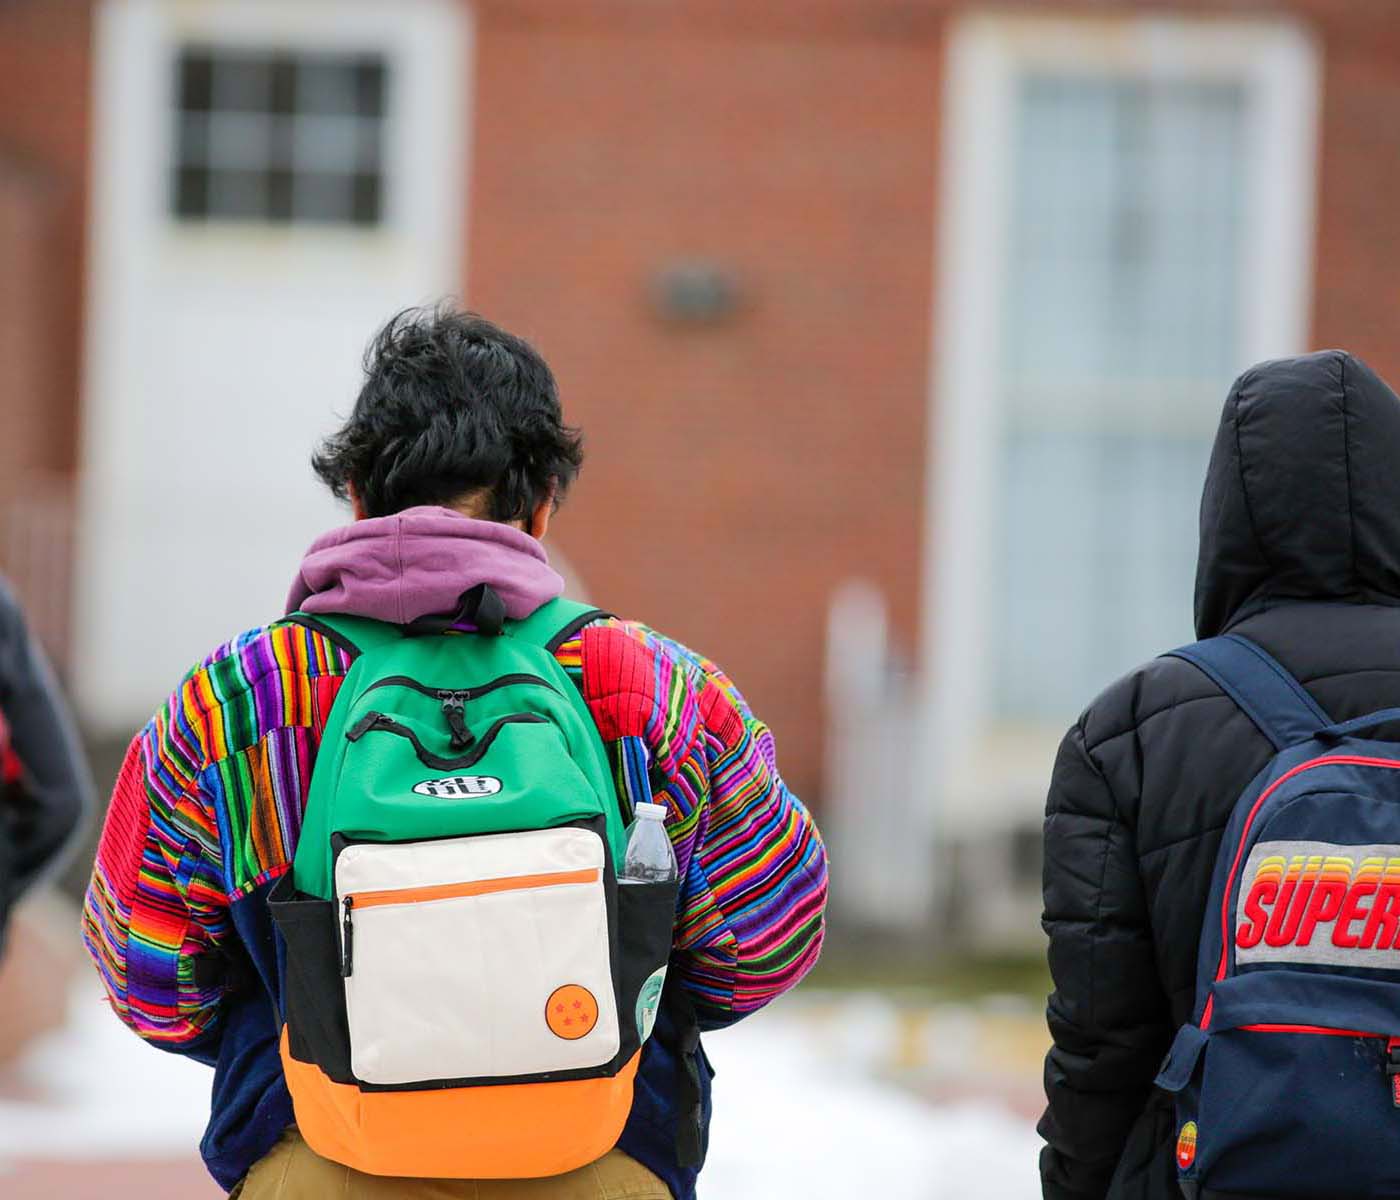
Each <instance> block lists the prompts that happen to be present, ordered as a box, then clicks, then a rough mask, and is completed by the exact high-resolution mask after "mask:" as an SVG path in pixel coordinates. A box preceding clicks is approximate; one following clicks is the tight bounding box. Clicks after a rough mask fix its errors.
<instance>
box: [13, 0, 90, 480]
mask: <svg viewBox="0 0 1400 1200" xmlns="http://www.w3.org/2000/svg"><path fill="white" fill-rule="evenodd" d="M90 41H91V26H90V4H89V3H87V0H42V2H41V0H17V2H12V3H8V4H0V187H3V189H4V192H5V200H4V218H3V222H2V223H0V323H3V325H4V331H3V335H0V336H3V344H4V351H5V353H4V358H5V361H4V362H3V363H0V413H3V415H4V420H5V423H6V428H7V431H8V430H11V429H14V428H19V429H22V430H24V431H25V433H24V435H23V437H22V438H21V437H13V438H10V437H6V438H4V439H0V440H5V441H9V442H10V445H9V446H8V447H7V448H6V451H5V453H4V455H3V458H0V469H2V470H3V471H4V476H5V478H4V479H3V480H0V489H2V488H4V487H7V486H13V482H12V481H13V480H14V479H15V478H16V475H15V472H16V471H19V470H23V469H29V468H38V469H47V470H59V471H62V470H69V469H71V468H72V466H73V463H74V460H75V457H76V428H77V404H78V386H79V375H80V368H81V362H82V279H83V241H84V222H85V211H86V210H85V205H86V186H87V145H88V113H89V107H90V103H89V98H90V93H91V80H90V75H89V71H90V55H89V43H90ZM14 356H17V357H14Z"/></svg>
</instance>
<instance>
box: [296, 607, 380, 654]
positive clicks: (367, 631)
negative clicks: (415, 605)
mask: <svg viewBox="0 0 1400 1200" xmlns="http://www.w3.org/2000/svg"><path fill="white" fill-rule="evenodd" d="M286 619H287V620H288V621H290V622H291V623H292V624H293V625H301V626H302V627H303V628H306V629H310V630H313V631H314V632H316V633H319V634H321V636H322V637H325V638H328V639H329V640H330V641H332V642H334V643H335V644H336V645H337V646H339V647H340V648H341V649H342V650H344V651H345V652H346V653H348V654H349V655H350V657H351V658H352V659H354V658H359V657H360V655H361V654H363V653H364V652H365V651H366V650H374V649H376V648H378V647H379V646H387V645H388V644H389V643H391V642H397V641H399V640H400V639H401V638H402V637H403V630H402V629H401V628H400V627H399V626H397V625H390V624H388V623H386V622H384V621H373V620H371V619H370V618H369V617H352V616H348V615H346V614H343V613H304V612H294V613H288V614H287V618H286Z"/></svg>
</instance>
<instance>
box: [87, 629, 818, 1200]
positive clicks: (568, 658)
mask: <svg viewBox="0 0 1400 1200" xmlns="http://www.w3.org/2000/svg"><path fill="white" fill-rule="evenodd" d="M556 654H557V658H558V659H559V661H560V663H561V664H562V665H563V667H564V668H565V669H566V671H568V673H569V675H570V677H571V678H572V679H573V680H574V681H575V682H576V684H577V686H578V687H579V689H580V691H581V693H582V695H583V697H584V699H585V700H586V702H587V704H588V706H589V708H590V710H591V712H592V714H593V716H594V719H595V721H596V723H597V725H598V728H599V731H600V733H601V734H602V737H603V741H604V744H605V745H606V746H607V748H608V750H609V754H610V758H611V762H612V766H613V770H614V773H615V777H616V781H617V787H618V792H619V795H620V796H621V797H623V798H624V800H625V801H627V802H629V803H631V802H636V801H637V800H641V799H648V798H651V797H652V796H655V798H656V799H658V800H663V801H664V802H665V803H666V804H667V806H668V807H669V809H670V817H669V820H668V822H667V826H668V829H669V832H670V834H671V837H672V839H673V842H674V845H675V849H676V855H677V858H678V860H679V864H680V869H681V876H682V888H681V902H680V908H679V911H678V914H677V919H676V927H675V941H674V949H673V954H672V969H673V971H674V972H676V973H678V975H679V977H680V979H681V980H682V982H683V984H684V986H685V989H686V991H687V993H688V995H689V997H690V998H691V999H692V1001H693V1003H694V1006H695V1009H696V1012H697V1014H698V1016H699V1019H700V1024H701V1027H702V1028H703V1029H708V1030H713V1029H718V1028H720V1027H722V1026H725V1025H728V1024H730V1023H732V1022H734V1021H736V1020H738V1019H739V1018H740V1017H743V1016H745V1015H746V1014H748V1013H751V1012H754V1011H755V1010H756V1009H759V1008H761V1007H762V1006H763V1005H764V1004H766V1003H768V1002H769V1001H770V1000H772V999H773V998H774V997H775V996H778V995H779V994H781V993H782V992H783V991H785V990H787V989H788V988H791V987H792V986H793V985H794V984H795V983H797V981H798V980H799V979H800V978H801V977H802V976H803V975H804V974H805V973H806V972H807V970H808V969H809V968H810V967H811V966H812V964H813V963H814V962H815V961H816V958H817V955H818V953H819V950H820V946H821V941H822V930H823V908H824V905H825V900H826V856H825V851H824V849H823V846H822V842H821V839H820V836H819V834H818V832H817V829H816V827H815V825H814V823H813V821H812V818H811V817H810V815H809V814H808V812H807V810H806V809H805V808H804V807H803V805H802V804H801V802H800V801H799V800H798V799H797V797H796V796H794V795H793V794H792V793H791V792H790V791H789V790H788V788H787V787H786V786H785V785H784V783H783V781H782V778H781V777H780V776H779V774H778V769H777V764H776V761H775V758H774V751H773V741H772V737H771V736H770V734H769V732H768V730H767V729H766V728H765V727H764V725H763V724H761V723H760V722H759V721H758V720H757V719H756V718H755V717H754V715H753V714H752V712H751V711H750V710H749V707H748V705H747V704H746V703H745V702H744V699H743V697H742V696H741V695H740V694H739V692H738V690H737V689H736V688H735V687H734V685H733V684H732V683H731V682H730V680H729V679H728V678H727V677H726V676H725V675H724V674H723V673H722V672H721V671H720V670H719V668H718V667H716V666H715V665H714V664H713V663H711V662H708V661H706V660H705V659H703V658H700V657H698V656H697V655H695V654H693V653H691V652H690V651H689V650H687V649H685V648H684V647H682V646H680V645H678V644H677V643H676V642H673V641H670V640H668V639H667V638H664V637H662V636H661V635H659V634H657V633H655V632H654V631H652V630H651V629H648V628H647V627H645V626H643V625H639V624H636V623H632V622H625V621H619V620H616V619H612V618H603V619H600V620H598V621H596V622H595V623H593V624H591V625H588V626H587V627H585V628H584V629H583V630H582V632H581V633H579V634H577V635H576V636H574V637H573V639H572V640H570V641H567V642H565V643H564V644H563V645H561V646H560V647H559V649H558V650H557V652H556ZM349 661H350V656H349V655H348V654H347V652H346V651H345V650H343V649H341V648H340V647H338V646H337V645H335V644H333V642H332V641H330V640H329V639H328V638H327V637H326V636H324V635H323V634H322V633H320V632H317V631H315V630H312V629H308V628H306V627H304V626H302V625H300V624H297V623H293V622H290V621H286V620H282V621H277V622H274V623H273V624H271V625H269V626H266V627H264V628H260V629H256V630H253V631H251V632H249V633H246V634H243V635H242V636H240V637H238V638H236V639H234V640H233V641H232V642H230V643H228V644H227V645H225V646H223V647H221V648H220V649H219V650H217V651H216V652H215V653H213V654H212V655H211V656H210V657H209V658H208V659H206V660H205V661H204V662H203V663H202V664H201V665H200V666H199V667H197V668H196V669H194V670H193V671H191V672H190V673H189V675H187V676H186V678H185V679H184V681H183V682H182V683H181V685H180V687H179V688H178V689H177V690H176V692H175V694H174V695H173V696H171V697H170V699H169V701H168V702H167V703H166V704H165V706H164V707H163V708H162V709H161V710H160V711H159V712H158V713H157V714H156V716H155V717H154V719H153V720H152V721H151V722H150V723H149V724H148V725H147V726H146V727H145V729H143V730H142V731H141V732H140V733H139V734H138V735H137V737H136V738H135V740H134V741H133V742H132V744H131V747H130V749H129V750H128V752H127V755H126V758H125V761H124V763H123V765H122V768H121V772H120V775H119V777H118V779H117V783H116V788H115V791H114V793H113V796H112V801H111V806H110V809H109V811H108V813H107V818H106V823H105V826H104V829H103V833H102V837H101V842H100V844H99V847H98V852H97V860H96V864H95V868H94V871H93V875H92V882H91V884H90V886H89V889H88V893H87V899H86V904H85V908H84V915H83V933H84V940H85V942H86V945H87V948H88V950H89V952H90V954H91V955H92V958H93V959H94V961H95V962H96V964H97V967H98V970H99V971H100V973H101V976H102V980H103V983H104V984H105V986H106V990H107V993H108V996H109V997H110V1002H111V1006H112V1008H113V1010H114V1011H115V1012H116V1013H117V1015H118V1016H119V1017H120V1018H121V1019H122V1020H123V1021H124V1022H126V1024H128V1025H129V1026H130V1027H131V1028H132V1029H134V1030H135V1031H136V1032H137V1033H138V1034H139V1035H140V1036H141V1037H143V1038H145V1039H147V1040H148V1041H150V1042H152V1043H154V1044H156V1045H158V1046H161V1047H163V1048H165V1049H167V1050H172V1051H176V1052H179V1053H183V1054H187V1055H190V1056H192V1057H195V1058H198V1059H200V1060H201V1061H203V1062H206V1063H209V1064H211V1065H213V1066H214V1067H215V1075H214V1086H213V1097H212V1113H211V1118H210V1122H209V1126H208V1129H207V1132H206V1134H205V1137H204V1140H203V1143H202V1145H201V1151H202V1153H203V1156H204V1159H205V1161H206V1163H207V1164H208V1167H209V1170H210V1172H211V1173H212V1174H213V1176H214V1177H215V1179H216V1180H218V1182H219V1183H220V1184H222V1185H223V1186H224V1187H225V1188H231V1187H232V1186H233V1185H234V1184H235V1183H236V1182H237V1181H238V1180H239V1179H240V1178H241V1177H242V1176H243V1175H244V1174H245V1173H246V1171H247V1170H248V1168H249V1167H250V1166H251V1165H252V1164H253V1163H254V1162H255V1161H257V1160H258V1159H259V1158H261V1157H262V1156H263V1155H264V1154H266V1153H267V1152H268V1150H269V1149H270V1148H271V1147H272V1145H273V1144H274V1142H275V1141H276V1140H277V1138H278V1136H279V1134H280V1133H281V1131H282V1129H283V1128H285V1127H286V1126H287V1125H288V1124H290V1123H291V1122H292V1120H293V1114H292V1106H291V1100H290V1098H289V1096H288V1093H287V1088H286V1085H285V1083H284V1081H283V1079H282V1071H281V1065H280V1063H279V1061H278V1056H277V1037H278V1033H279V1029H278V1025H279V1017H278V1012H279V1011H280V1003H281V979H282V972H281V962H280V958H279V955H280V954H281V953H282V951H281V949H280V947H279V944H278V941H277V939H275V938H274V934H273V928H272V924H271V920H270V918H269V915H268V909H267V904H266V896H267V893H268V891H269V890H270V888H271V886H272V884H273V883H274V882H275V881H276V880H277V879H278V878H279V877H280V876H281V875H282V874H283V873H284V872H286V871H287V870H288V868H289V866H290V865H291V861H292V856H293V853H294V851H295V847H296V844H297V836H298V832H299V828H300V823H301V816H302V812H303V809H304V806H305V803H306V797H307V790H308V786H309V783H310V779H311V772H312V767H313V765H314V763H315V759H316V751H317V746H318V743H319V739H320V731H321V729H322V727H323V726H324V723H325V720H326V716H327V713H328V712H329V710H330V707H331V704H332V702H333V701H334V700H335V697H336V693H337V690H338V688H339V686H340V684H341V681H342V680H343V679H344V677H345V674H346V671H347V670H348V667H349ZM658 1029H659V1030H660V1026H658ZM702 1058H703V1053H702ZM682 1070H683V1064H682V1063H681V1062H680V1058H679V1055H678V1054H677V1053H675V1052H674V1049H673V1047H672V1046H670V1045H668V1039H667V1037H665V1036H658V1037H654V1038H653V1039H652V1040H651V1041H650V1042H649V1043H648V1045H647V1050H646V1052H645V1054H644V1056H643V1062H642V1067H641V1071H640V1073H639V1075H638V1083H637V1087H636V1101H635V1104H634V1108H633V1112H632V1116H631V1118H630V1119H629V1122H628V1125H627V1128H626V1131H625V1133H624V1135H623V1138H622V1141H621V1143H620V1145H621V1146H622V1148H623V1149H624V1150H626V1151H627V1152H628V1153H630V1154H631V1155H632V1156H633V1157H634V1158H637V1159H638V1160H639V1161H641V1162H643V1163H644V1164H645V1165H647V1166H648V1167H650V1168H651V1169H652V1170H653V1171H655V1172H656V1173H657V1174H659V1175H660V1176H662V1178H664V1179H665V1180H666V1181H667V1183H668V1185H669V1186H670V1187H671V1190H672V1192H673V1194H674V1195H675V1196H676V1197H678V1198H679V1197H688V1196H692V1195H693V1194H694V1188H695V1180H696V1169H695V1168H686V1167H682V1166H681V1165H680V1164H679V1162H678V1160H677V1155H676V1151H675V1135H676V1129H677V1121H678V1119H679V1115H680V1114H678V1112H677V1111H676V1108H677V1104H676V1101H675V1099H674V1097H675V1096H676V1094H677V1088H676V1086H675V1085H676V1081H677V1076H678V1074H679V1073H680V1072H681V1071H682ZM701 1074H702V1080H701V1084H702V1087H701V1091H702V1103H701V1107H702V1109H703V1112H704V1117H705V1121H706V1122H708V1117H709V1079H708V1073H707V1072H705V1071H702V1072H701Z"/></svg>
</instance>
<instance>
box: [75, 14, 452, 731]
mask: <svg viewBox="0 0 1400 1200" xmlns="http://www.w3.org/2000/svg"><path fill="white" fill-rule="evenodd" d="M470 36H471V34H470V28H469V23H468V15H467V10H466V9H465V7H464V6H463V5H461V4H457V3H454V2H452V0H400V2H398V3H395V4H392V5H390V4H382V3H372V2H366V0H349V2H347V0H337V2H336V3H330V2H329V0H275V2H269V0H220V2H215V3H199V4H191V3H178V2H174V0H108V2H107V3H105V4H103V5H102V8H101V10H100V14H99V20H98V27H97V39H96V78H95V89H96V93H95V104H94V112H95V116H96V124H95V132H94V150H93V154H94V166H93V191H92V205H93V217H92V236H91V252H90V263H91V269H90V277H89V295H88V311H87V361H86V364H85V392H84V410H83V411H84V417H83V432H82V485H81V497H80V502H79V532H78V547H79V549H78V562H77V579H76V589H77V597H76V601H77V602H76V604H75V621H76V628H75V630H74V649H75V656H74V664H75V670H74V673H73V683H74V687H75V690H76V693H77V699H78V702H79V705H80V707H81V710H82V712H83V715H84V717H85V718H86V719H87V721H88V722H89V723H90V725H91V726H92V727H93V728H95V729H97V730H99V731H109V732H118V731H122V730H126V729H129V728H130V727H131V726H132V724H133V723H134V722H138V721H140V720H142V719H143V718H144V716H145V715H148V714H149V713H150V712H151V711H152V710H153V708H154V707H155V705H156V704H157V703H158V702H159V700H160V699H161V697H162V696H163V695H164V694H165V693H166V692H168V690H169V689H170V688H171V687H173V685H174V684H175V682H176V681H178V679H179V678H180V675H181V673H182V672H183V671H184V670H185V669H187V668H188V667H189V666H190V665H191V664H192V663H193V661H194V660H195V659H197V658H198V657H199V656H200V655H202V654H204V653H206V652H208V651H209V650H210V649H212V648H213V647H214V646H215V645H216V644H218V643H219V642H220V641H222V640H224V639H227V638H229V637H231V636H233V635H234V634H235V633H237V632H238V631H240V630H243V629H246V628H249V627H252V626H255V625H258V624H261V623H264V622H266V621H268V620H270V619H272V618H273V617H275V616H277V615H278V614H279V613H280V612H281V604H282V601H283V599H284V597H285V594H286V589H287V586H288V584H289V582H290V580H291V577H292V575H293V573H294V571H295V569H296V565H297V562H298V560H299V557H300V555H301V552H302V551H303V550H304V548H305V547H306V545H307V543H308V542H309V541H310V540H311V539H312V538H313V537H314V536H315V535H316V534H317V533H318V532H320V531H321V530H323V529H325V528H327V527H329V526H331V525H332V524H335V523H337V522H338V521H340V520H342V519H344V518H343V514H342V513H341V512H340V510H338V508H337V507H336V506H335V505H334V503H333V502H332V501H331V499H330V497H329V496H328V495H327V494H326V492H325V490H324V488H323V487H322V486H321V485H320V483H319V482H318V481H317V480H316V479H315V477H314V476H313V474H312V471H311V468H310V465H309V458H310V455H311V452H312V450H313V448H314V446H315V444H316V442H317V440H318V438H320V437H322V436H324V435H325V434H326V433H327V432H329V431H330V430H332V429H333V428H335V426H336V423H337V418H338V417H341V416H344V415H345V414H347V413H348V412H349V411H350V408H351V406H352V404H353V402H354V399H355V394H356V391H357V388H358V385H359V378H360V359H361V354H362V352H363V348H364V345H365V342H366V341H367V340H368V338H369V336H370V335H371V333H372V332H373V331H374V329H375V328H376V327H377V326H378V324H379V323H381V322H382V321H383V320H384V319H385V318H386V317H387V316H389V315H390V314H391V313H392V312H394V311H395V310H397V309H399V308H402V307H404V306H406V305H410V304H418V303H423V302H425V301H431V300H432V299H434V298H436V297H438V296H440V295H442V294H444V293H460V292H461V290H462V285H463V280H462V270H461V263H462V244H463V236H464V229H465V207H464V194H465V188H464V180H463V173H464V170H465V163H466V157H467V155H466V149H467V147H466V139H467V136H468V133H469V127H470V126H469V118H468V112H467V106H468V103H469V100H468V98H469V95H470V89H469V88H468V86H467V82H466V72H467V70H468V69H469V64H470V47H469V42H470Z"/></svg>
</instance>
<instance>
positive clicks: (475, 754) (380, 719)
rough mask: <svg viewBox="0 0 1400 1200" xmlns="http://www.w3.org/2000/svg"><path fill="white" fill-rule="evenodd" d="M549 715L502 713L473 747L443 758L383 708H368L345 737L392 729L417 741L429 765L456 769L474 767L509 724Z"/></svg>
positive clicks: (532, 722) (533, 721) (530, 722)
mask: <svg viewBox="0 0 1400 1200" xmlns="http://www.w3.org/2000/svg"><path fill="white" fill-rule="evenodd" d="M547 724H549V720H548V718H547V717H541V716H539V715H538V714H537V713H512V714H510V715H509V716H505V717H498V718H497V719H496V720H494V721H492V722H491V724H490V725H489V726H488V727H487V729H486V732H485V733H483V734H482V735H481V737H479V738H477V739H476V740H475V741H474V742H472V744H471V749H470V750H468V751H467V753H466V754H464V755H462V757H460V758H443V757H442V756H441V755H438V754H434V753H433V752H432V751H431V750H429V749H428V748H427V747H426V746H425V745H423V742H422V741H421V739H420V738H419V737H418V735H417V734H416V733H414V732H413V730H412V729H410V728H409V727H408V726H407V725H405V724H403V723H402V722H401V721H396V720H394V718H393V717H390V716H386V715H385V714H384V713H382V712H368V713H366V714H365V715H364V716H363V717H361V718H360V719H359V720H358V721H356V722H355V724H354V725H352V726H351V727H350V728H349V729H347V730H346V731H345V740H346V741H348V742H358V741H359V740H360V739H361V738H362V737H364V736H365V734H367V733H370V732H374V731H379V732H383V733H392V734H395V735H396V736H398V737H401V738H406V739H408V741H409V742H411V743H412V744H413V751H414V753H415V754H416V755H417V756H418V761H419V762H421V763H422V764H423V765H424V766H425V767H433V768H434V769H436V770H442V771H455V770H459V769H460V768H462V767H470V766H472V765H473V764H474V763H476V762H477V761H478V760H479V759H480V758H481V756H482V755H484V754H485V753H486V751H487V750H489V749H490V748H491V743H492V742H494V741H495V740H496V736H497V734H499V733H500V732H501V730H502V729H504V728H505V727H506V726H507V725H547Z"/></svg>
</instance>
